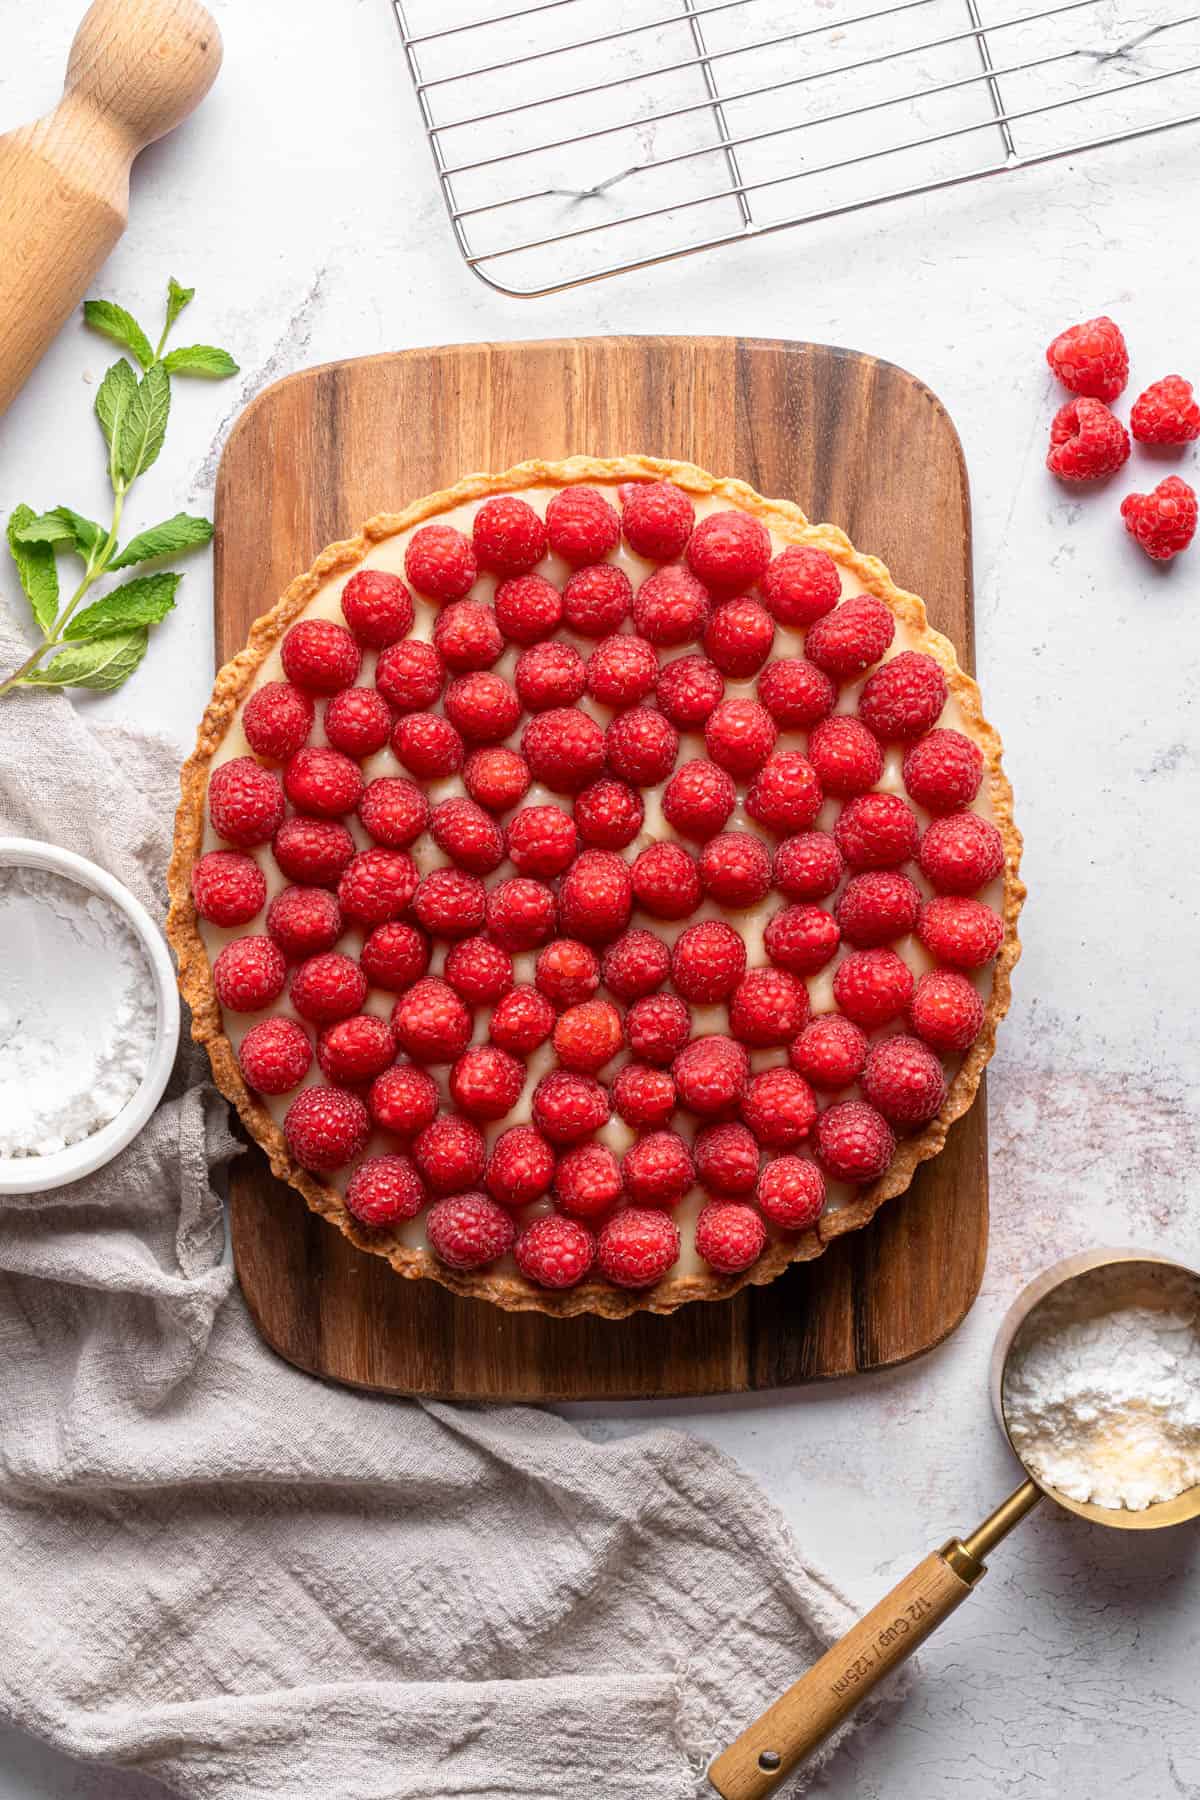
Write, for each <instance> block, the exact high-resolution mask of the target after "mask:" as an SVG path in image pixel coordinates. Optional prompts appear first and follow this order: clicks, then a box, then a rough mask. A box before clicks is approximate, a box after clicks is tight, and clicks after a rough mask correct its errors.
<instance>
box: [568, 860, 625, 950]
mask: <svg viewBox="0 0 1200 1800" xmlns="http://www.w3.org/2000/svg"><path fill="white" fill-rule="evenodd" d="M558 908H559V918H560V919H561V921H562V928H563V930H564V931H565V932H566V933H567V934H568V936H570V937H577V938H582V939H583V940H584V942H585V943H587V944H604V943H607V942H608V941H609V940H610V939H611V938H615V937H619V936H620V934H621V932H623V931H624V929H625V927H626V925H628V923H629V915H630V913H631V912H632V911H633V886H632V883H631V881H630V876H629V870H628V868H627V867H626V865H625V863H623V862H622V861H621V858H620V857H619V856H617V855H616V853H615V852H614V851H612V850H585V851H584V852H583V854H582V856H580V857H579V859H578V861H577V862H575V863H574V864H573V865H572V867H571V868H570V869H569V870H568V872H567V873H566V874H565V875H564V876H563V878H562V882H561V883H560V885H559V890H558Z"/></svg>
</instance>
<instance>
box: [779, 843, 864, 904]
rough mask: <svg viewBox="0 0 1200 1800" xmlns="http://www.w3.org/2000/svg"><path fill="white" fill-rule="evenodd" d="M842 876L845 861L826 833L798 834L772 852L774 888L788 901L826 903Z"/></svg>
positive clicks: (844, 869)
mask: <svg viewBox="0 0 1200 1800" xmlns="http://www.w3.org/2000/svg"><path fill="white" fill-rule="evenodd" d="M845 872H846V863H845V859H844V858H843V856H842V853H841V851H840V850H839V849H838V847H837V843H836V841H835V840H834V839H833V838H831V837H830V836H829V833H828V832H826V831H801V832H798V833H797V835H796V836H795V837H789V838H784V840H783V842H782V844H780V845H779V847H778V849H777V850H776V852H775V866H774V871H773V873H774V879H775V886H776V887H777V888H778V889H779V891H780V893H781V894H786V895H787V896H788V898H789V899H790V900H824V899H826V898H827V896H828V895H830V894H832V893H833V891H834V889H835V888H836V887H837V885H838V883H839V881H840V880H841V879H842V876H843V875H844V874H845Z"/></svg>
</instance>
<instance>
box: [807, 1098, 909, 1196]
mask: <svg viewBox="0 0 1200 1800" xmlns="http://www.w3.org/2000/svg"><path fill="white" fill-rule="evenodd" d="M895 1153H896V1139H895V1137H894V1136H893V1133H892V1128H891V1126H890V1125H889V1124H888V1122H887V1120H886V1119H885V1118H884V1117H883V1114H882V1113H879V1112H876V1110H875V1108H874V1107H873V1106H868V1104H867V1103H866V1101H865V1100H840V1101H839V1102H838V1104H837V1105H836V1106H830V1107H828V1108H827V1109H826V1110H825V1112H823V1113H822V1114H821V1116H820V1118H819V1119H818V1120H817V1154H818V1156H819V1157H820V1159H821V1161H822V1163H823V1164H824V1167H825V1173H826V1174H827V1175H831V1176H832V1177H833V1179H834V1180H835V1181H854V1182H863V1181H875V1180H876V1179H877V1178H878V1177H879V1176H880V1175H882V1174H883V1172H884V1170H885V1169H886V1168H887V1166H888V1164H889V1163H890V1162H891V1160H892V1157H893V1156H894V1155H895Z"/></svg>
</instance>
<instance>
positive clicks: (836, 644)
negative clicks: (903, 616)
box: [804, 594, 896, 681]
mask: <svg viewBox="0 0 1200 1800" xmlns="http://www.w3.org/2000/svg"><path fill="white" fill-rule="evenodd" d="M895 634H896V621H895V619H894V618H893V617H892V615H891V612H890V611H889V609H888V608H887V607H886V606H885V605H884V603H883V601H882V600H877V599H876V598H875V596H874V594H853V595H851V597H850V599H848V600H843V601H842V603H841V605H840V606H838V607H836V608H835V609H834V611H833V612H831V613H827V614H826V616H825V617H824V618H823V619H818V620H817V622H816V624H815V625H813V626H810V628H809V631H808V635H807V637H806V638H805V640H804V648H805V651H806V653H807V655H808V659H809V661H810V662H814V663H816V665H817V667H818V668H819V669H824V671H825V673H826V674H827V675H831V676H832V677H833V679H834V680H835V681H850V680H853V678H854V677H855V676H856V675H861V674H862V672H863V670H864V669H869V668H870V666H871V664H872V663H874V662H878V661H879V658H880V657H881V656H882V655H883V653H884V651H885V650H886V649H887V647H888V645H889V644H890V643H891V641H892V639H893V637H894V636H895Z"/></svg>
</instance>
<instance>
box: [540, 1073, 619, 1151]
mask: <svg viewBox="0 0 1200 1800" xmlns="http://www.w3.org/2000/svg"><path fill="white" fill-rule="evenodd" d="M608 1117H609V1104H608V1094H607V1091H606V1090H605V1089H604V1088H602V1087H601V1085H600V1083H599V1082H598V1081H596V1080H595V1079H594V1077H592V1076H591V1075H580V1074H577V1073H575V1071H573V1070H570V1069H552V1070H551V1072H550V1073H549V1075H543V1076H542V1079H541V1080H540V1081H539V1082H538V1084H537V1086H536V1088H535V1089H534V1090H533V1122H534V1124H535V1125H536V1126H537V1128H538V1130H539V1131H540V1132H541V1133H542V1135H543V1137H547V1138H549V1140H550V1142H551V1143H552V1144H578V1143H580V1142H581V1141H582V1140H583V1139H584V1138H589V1137H593V1136H594V1135H595V1133H596V1132H597V1131H599V1130H600V1129H601V1127H602V1126H604V1125H607V1123H608Z"/></svg>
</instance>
